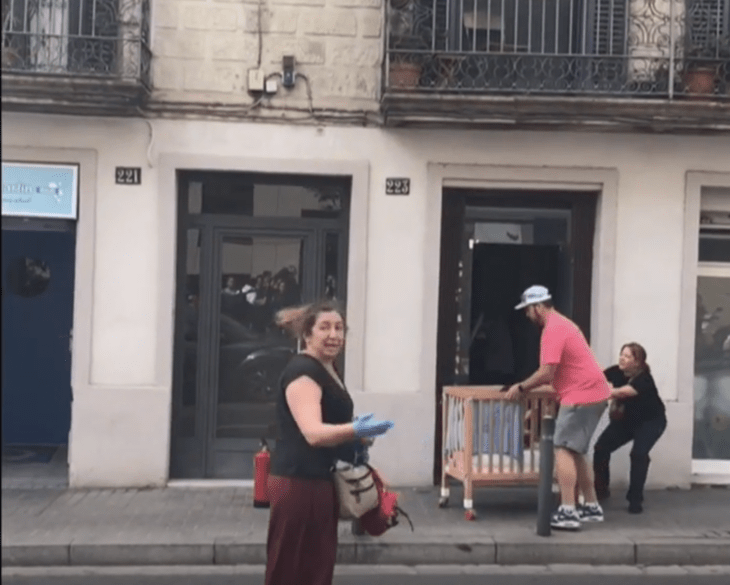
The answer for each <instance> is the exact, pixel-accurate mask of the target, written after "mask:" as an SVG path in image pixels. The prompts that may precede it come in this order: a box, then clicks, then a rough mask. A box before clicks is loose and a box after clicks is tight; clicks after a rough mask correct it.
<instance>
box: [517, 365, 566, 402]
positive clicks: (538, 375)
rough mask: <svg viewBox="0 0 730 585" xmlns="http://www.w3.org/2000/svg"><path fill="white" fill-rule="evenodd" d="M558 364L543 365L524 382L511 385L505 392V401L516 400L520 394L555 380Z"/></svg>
mask: <svg viewBox="0 0 730 585" xmlns="http://www.w3.org/2000/svg"><path fill="white" fill-rule="evenodd" d="M557 369H558V364H543V365H541V366H540V367H539V368H538V369H537V370H536V371H535V373H534V374H532V375H531V376H530V377H529V378H527V379H526V380H525V381H524V382H520V383H518V384H513V385H512V386H511V387H510V389H509V390H508V391H507V396H506V398H507V400H517V399H518V398H519V396H520V394H527V393H528V392H529V391H530V390H533V389H535V388H538V387H540V386H544V385H545V384H551V383H552V381H553V379H554V378H555V371H556V370H557Z"/></svg>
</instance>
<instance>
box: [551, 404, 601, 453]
mask: <svg viewBox="0 0 730 585" xmlns="http://www.w3.org/2000/svg"><path fill="white" fill-rule="evenodd" d="M607 404H608V401H605V400H604V401H603V402H596V403H594V404H575V405H572V404H564V405H561V406H560V411H559V412H558V418H556V419H555V434H554V435H553V445H554V446H555V447H563V448H565V449H569V450H571V451H575V452H576V453H582V454H584V455H585V454H586V453H587V452H588V445H589V444H590V442H591V438H592V437H593V433H594V432H595V431H596V427H597V426H598V421H599V420H601V415H602V414H603V411H604V410H606V405H607Z"/></svg>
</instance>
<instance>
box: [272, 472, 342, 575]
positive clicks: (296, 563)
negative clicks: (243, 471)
mask: <svg viewBox="0 0 730 585" xmlns="http://www.w3.org/2000/svg"><path fill="white" fill-rule="evenodd" d="M268 489H269V500H270V501H271V515H270V516H269V535H268V538H267V540H266V556H267V559H266V585H331V584H332V576H333V574H334V570H335V559H336V557H337V518H338V515H339V512H338V509H337V506H338V503H337V498H336V495H335V485H334V483H333V482H332V481H329V480H325V479H303V478H298V477H279V476H275V475H272V476H269V483H268Z"/></svg>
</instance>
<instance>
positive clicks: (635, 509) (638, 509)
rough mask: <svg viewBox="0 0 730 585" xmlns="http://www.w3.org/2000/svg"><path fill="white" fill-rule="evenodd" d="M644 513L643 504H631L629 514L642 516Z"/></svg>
mask: <svg viewBox="0 0 730 585" xmlns="http://www.w3.org/2000/svg"><path fill="white" fill-rule="evenodd" d="M643 511H644V507H643V506H642V505H641V502H629V514H641V513H642V512H643Z"/></svg>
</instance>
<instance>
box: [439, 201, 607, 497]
mask: <svg viewBox="0 0 730 585" xmlns="http://www.w3.org/2000/svg"><path fill="white" fill-rule="evenodd" d="M599 200H600V192H599V191H597V190H595V189H587V190H585V191H576V190H559V189H554V190H545V189H544V188H543V189H488V188H486V189H485V188H479V189H475V188H450V187H445V188H444V189H443V197H442V201H441V204H442V209H441V218H442V222H441V229H440V233H441V240H440V241H441V257H440V277H439V301H438V329H437V332H436V339H437V349H436V388H435V390H436V396H435V407H436V411H435V422H436V424H435V437H434V438H435V441H434V467H433V482H434V484H435V485H437V484H439V483H440V481H441V471H442V470H441V466H442V457H441V450H442V430H443V420H442V416H443V411H442V403H443V387H444V386H445V385H449V384H454V383H457V381H456V379H455V378H454V374H453V364H454V357H455V353H456V349H457V348H456V333H457V328H458V325H457V316H458V304H459V303H458V301H456V294H457V292H458V287H459V271H460V270H470V268H468V267H466V266H464V259H465V257H464V250H463V243H464V230H465V228H466V223H467V221H469V218H467V212H466V208H467V207H488V208H500V207H505V208H506V207H509V208H521V209H525V210H529V209H550V208H554V209H568V208H569V209H570V211H571V226H570V232H571V238H570V243H569V245H568V251H569V254H570V256H571V264H572V266H573V281H572V282H573V294H572V298H573V303H572V305H573V315H572V318H573V320H574V321H575V322H576V323H577V324H578V326H579V327H580V328H581V329H582V331H583V332H584V334H585V336H586V338H587V339H588V340H589V342H590V335H591V302H588V303H580V302H575V301H576V299H588V300H591V298H592V281H593V266H594V262H593V254H594V245H595V239H596V222H597V211H598V206H599ZM581 243H582V244H583V245H581ZM586 244H587V245H586ZM515 302H516V301H515Z"/></svg>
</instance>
